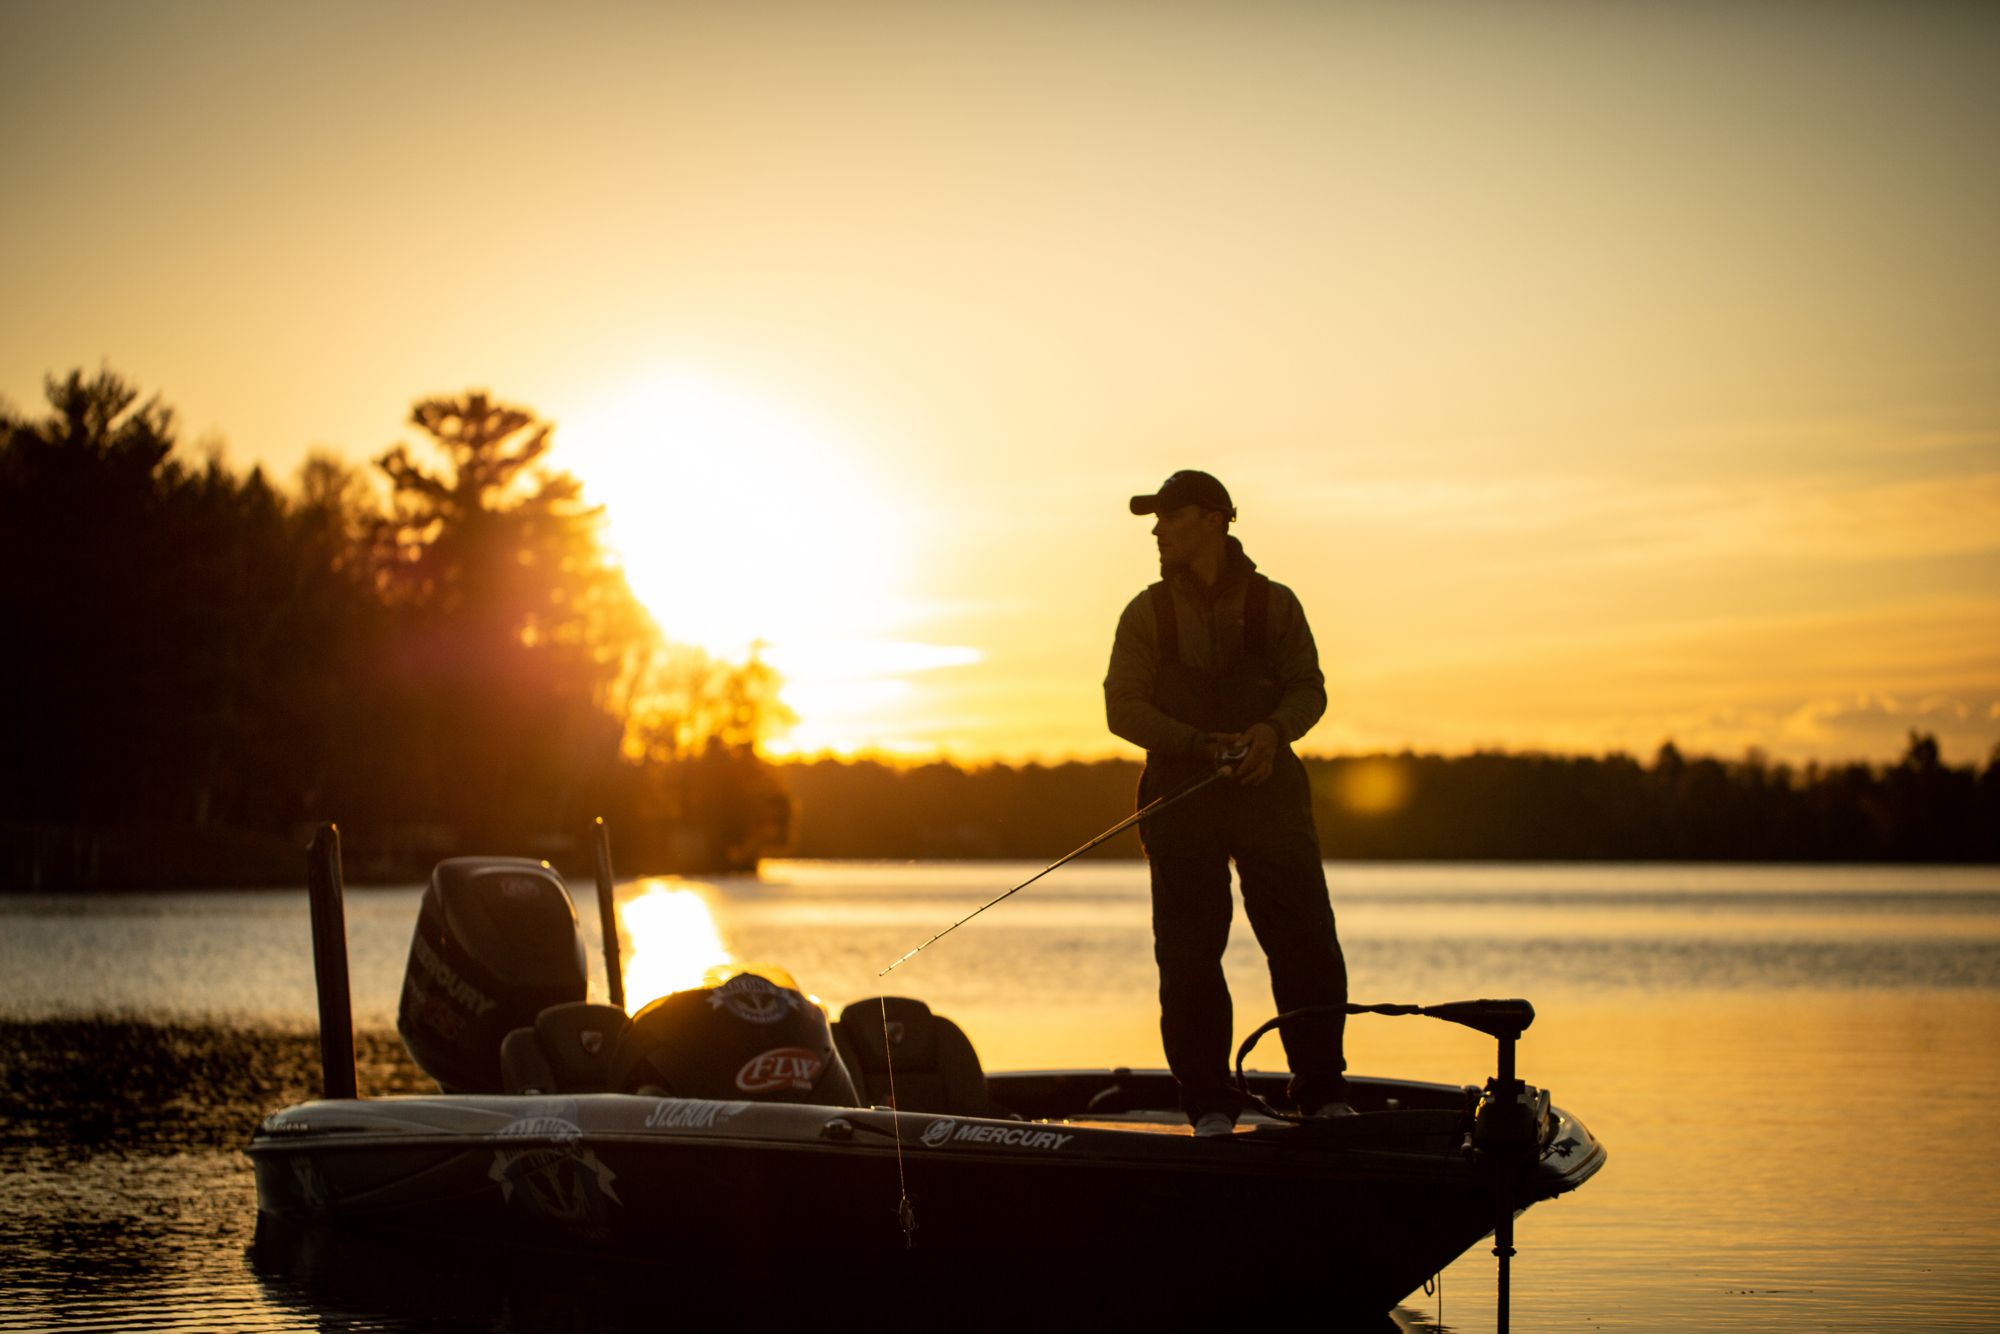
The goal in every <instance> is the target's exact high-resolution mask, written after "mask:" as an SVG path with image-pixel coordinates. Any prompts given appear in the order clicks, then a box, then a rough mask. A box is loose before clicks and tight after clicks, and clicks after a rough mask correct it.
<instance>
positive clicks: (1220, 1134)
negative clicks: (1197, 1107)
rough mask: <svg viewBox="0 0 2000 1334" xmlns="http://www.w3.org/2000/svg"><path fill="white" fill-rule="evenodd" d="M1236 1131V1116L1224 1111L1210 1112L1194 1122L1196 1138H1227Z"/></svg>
mask: <svg viewBox="0 0 2000 1334" xmlns="http://www.w3.org/2000/svg"><path fill="white" fill-rule="evenodd" d="M1235 1133H1236V1120H1235V1118H1234V1117H1231V1116H1228V1115H1226V1114H1224V1113H1222V1112H1209V1113H1207V1114H1206V1115H1204V1116H1203V1117H1201V1119H1200V1120H1198V1121H1196V1122H1195V1123H1194V1137H1195V1138H1196V1139H1225V1138H1227V1137H1228V1136H1230V1135H1233V1134H1235Z"/></svg>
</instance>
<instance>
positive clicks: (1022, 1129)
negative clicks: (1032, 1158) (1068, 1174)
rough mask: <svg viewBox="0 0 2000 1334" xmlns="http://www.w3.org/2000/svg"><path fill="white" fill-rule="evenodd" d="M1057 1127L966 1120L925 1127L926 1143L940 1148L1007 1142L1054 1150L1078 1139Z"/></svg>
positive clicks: (934, 1122) (928, 1145)
mask: <svg viewBox="0 0 2000 1334" xmlns="http://www.w3.org/2000/svg"><path fill="white" fill-rule="evenodd" d="M1075 1138H1076V1136H1075V1135H1066V1134H1063V1133H1061V1132H1059V1131H1054V1130H1041V1129H1037V1128H1036V1127H1034V1126H994V1125H982V1124H980V1123H978V1122H966V1121H951V1120H943V1121H933V1122H931V1123H930V1124H929V1125H927V1126H925V1127H924V1133H923V1141H924V1144H925V1145H926V1146H927V1147H929V1148H933V1149H941V1148H943V1147H944V1146H945V1145H947V1144H1004V1145H1006V1146H1007V1147H1008V1148H1013V1149H1041V1150H1043V1151H1045V1152H1051V1153H1052V1152H1054V1151H1055V1150H1057V1149H1060V1148H1062V1147H1063V1146H1064V1145H1065V1144H1067V1143H1069V1142H1070V1141H1071V1140H1073V1139H1075Z"/></svg>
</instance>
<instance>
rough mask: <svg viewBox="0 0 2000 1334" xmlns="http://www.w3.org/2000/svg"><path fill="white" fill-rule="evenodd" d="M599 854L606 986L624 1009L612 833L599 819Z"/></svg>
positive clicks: (599, 912) (599, 906)
mask: <svg viewBox="0 0 2000 1334" xmlns="http://www.w3.org/2000/svg"><path fill="white" fill-rule="evenodd" d="M592 829H593V832H594V834H595V843H596V851H597V921H598V924H599V925H600V926H601V927H602V928H603V930H604V985H605V987H606V989H607V990H608V991H609V993H610V996H611V1003H612V1004H613V1005H615V1006H617V1007H618V1008H619V1009H621V1010H622V1009H624V1008H625V966H624V964H623V963H622V962H621V961H620V960H619V958H618V910H617V907H616V906H615V905H614V904H613V903H612V900H611V890H612V886H613V884H614V883H615V882H614V881H613V880H612V877H611V829H610V827H609V826H607V825H606V824H605V823H604V817H603V816H601V815H600V816H598V817H597V819H596V820H595V821H594V822H593V825H592Z"/></svg>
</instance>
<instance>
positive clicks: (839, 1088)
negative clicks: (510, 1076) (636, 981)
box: [610, 964, 859, 1107]
mask: <svg viewBox="0 0 2000 1334" xmlns="http://www.w3.org/2000/svg"><path fill="white" fill-rule="evenodd" d="M610 1087H611V1088H612V1089H613V1090H614V1091H617V1092H623V1093H638V1092H641V1091H644V1092H649V1093H658V1094H662V1095H665V1096H670V1097H676V1098H720V1099H726V1100H730V1101H740V1100H744V1099H748V1100H751V1101H755V1102H810V1103H820V1104H824V1105H828V1106H834V1107H852V1106H854V1105H856V1103H858V1102H859V1099H858V1098H857V1097H856V1096H855V1093H854V1083H853V1081H852V1080H851V1079H849V1078H848V1074H847V1067H846V1066H845V1065H843V1064H841V1060H840V1054H839V1052H837V1051H836V1050H835V1049H834V1045H833V1031H832V1029H831V1028H829V1027H828V1025H827V1022H826V1014H825V1012H824V1011H822V1010H821V1009H820V1007H819V1006H818V1005H817V1004H815V1003H814V1002H813V1001H811V1000H809V999H807V998H806V996H805V994H804V993H803V992H801V991H800V990H799V985H798V983H796V982H794V981H793V980H792V978H791V975H790V974H788V973H786V972H785V971H784V970H783V969H781V968H772V967H770V966H769V965H761V964H750V965H743V966H740V967H736V968H729V969H718V970H716V971H715V972H712V973H711V974H710V984H709V985H704V986H701V987H696V988H694V989H692V990H689V991H676V992H674V993H673V994H672V995H671V996H662V997H660V999H658V1000H656V1001H654V1002H652V1003H651V1004H649V1005H647V1006H646V1008H645V1009H643V1010H641V1011H639V1013H638V1014H637V1015H636V1016H634V1017H633V1019H632V1024H631V1026H630V1027H629V1028H627V1029H626V1030H625V1032H624V1033H623V1034H622V1035H621V1036H620V1037H619V1039H618V1048H617V1050H616V1051H615V1052H614V1053H613V1054H612V1057H611V1077H610Z"/></svg>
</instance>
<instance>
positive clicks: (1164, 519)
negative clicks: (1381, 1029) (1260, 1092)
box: [1104, 470, 1352, 1137]
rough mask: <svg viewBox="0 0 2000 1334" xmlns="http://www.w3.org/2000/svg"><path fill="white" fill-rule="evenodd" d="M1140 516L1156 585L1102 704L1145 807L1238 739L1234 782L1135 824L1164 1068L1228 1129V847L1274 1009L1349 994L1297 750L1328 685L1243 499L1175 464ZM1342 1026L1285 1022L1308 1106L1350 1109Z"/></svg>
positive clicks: (1123, 637)
mask: <svg viewBox="0 0 2000 1334" xmlns="http://www.w3.org/2000/svg"><path fill="white" fill-rule="evenodd" d="M1132 512H1133V513H1134V514H1151V515H1155V516H1157V517H1156V518H1155V520H1154V523H1153V537H1154V538H1155V539H1156V540H1157V542H1158V544H1159V551H1160V581H1159V582H1158V583H1156V584H1154V585H1152V586H1151V587H1149V588H1147V589H1146V590H1145V591H1144V592H1142V593H1141V594H1139V596H1137V597H1135V598H1133V599H1132V601H1131V603H1130V604H1129V605H1127V606H1126V608H1125V613H1124V615H1122V616H1121V617H1119V620H1118V634H1117V638H1116V640H1115V641H1114V643H1113V645H1112V649H1111V668H1110V671H1109V673H1108V674H1107V675H1106V676H1105V678H1104V707H1105V714H1106V717H1107V719H1108V721H1109V723H1110V727H1111V730H1112V731H1113V732H1114V733H1116V734H1117V735H1119V736H1121V737H1123V738H1124V739H1125V740H1127V741H1130V742H1132V743H1133V744H1134V745H1136V746H1142V747H1144V748H1145V751H1146V769H1145V775H1144V777H1142V778H1141V779H1140V780H1139V804H1140V805H1142V806H1143V805H1145V804H1146V803H1147V802H1150V801H1152V800H1154V799H1156V798H1158V797H1162V796H1167V795H1171V794H1173V793H1175V792H1178V791H1180V790H1181V789H1182V788H1184V787H1185V786H1187V785H1188V784H1190V783H1193V782H1196V781H1198V780H1199V779H1200V778H1201V777H1202V776H1204V775H1206V774H1208V773H1210V772H1212V771H1213V770H1214V769H1215V767H1216V766H1217V765H1218V764H1220V763H1222V757H1223V756H1224V755H1225V754H1229V753H1232V752H1234V751H1236V750H1239V749H1240V750H1242V751H1243V754H1242V758H1241V759H1239V760H1236V761H1234V762H1233V764H1231V766H1230V768H1231V770H1232V772H1230V773H1229V774H1228V775H1227V776H1225V777H1223V778H1221V779H1219V780H1218V781H1216V782H1214V783H1211V784H1209V785H1208V786H1207V787H1205V788H1203V789H1202V790H1201V791H1199V792H1197V793H1195V794H1194V795H1192V796H1190V797H1188V798H1187V799H1186V800H1185V801H1182V802H1178V803H1176V804H1174V805H1172V806H1170V807H1167V808H1165V809H1163V810H1161V811H1160V813H1159V814H1158V815H1154V816H1149V817H1148V818H1147V819H1146V820H1144V821H1142V822H1141V823H1140V826H1139V831H1140V837H1141V839H1142V840H1143V841H1144V843H1145V847H1146V857H1147V861H1148V864H1149V866H1150V868H1151V871H1152V879H1153V954H1154V957H1155V958H1156V959H1157V960H1158V961H1159V965H1160V1034H1161V1037H1162V1039H1163V1040H1164V1043H1165V1046H1166V1052H1167V1063H1168V1065H1170V1066H1171V1067H1172V1068H1173V1072H1174V1077H1175V1079H1176V1080H1178V1081H1179V1084H1180V1089H1181V1104H1182V1106H1183V1107H1184V1108H1185V1109H1186V1111H1187V1115H1188V1120H1189V1121H1190V1122H1192V1123H1193V1125H1194V1127H1195V1133H1196V1134H1197V1135H1201V1136H1204V1137H1206V1136H1212V1135H1227V1134H1228V1133H1230V1131H1231V1130H1232V1129H1233V1128H1234V1127H1235V1123H1236V1115H1237V1112H1238V1111H1239V1110H1240V1101H1239V1099H1238V1097H1237V1095H1236V1093H1235V1090H1234V1088H1233V1087H1232V1085H1231V1082H1230V1078H1229V1056H1230V1040H1231V1036H1232V1015H1231V1010H1230V1001H1229V987H1228V984H1227V983H1226V982H1225V981H1224V979H1223V974H1222V951H1223V947H1224V946H1225V945H1226V944H1228V941H1229V919H1230V915H1231V909H1232V902H1231V895H1230V888H1229V863H1230V861H1231V860H1232V859H1234V861H1235V863H1236V870H1237V875H1238V878H1239V879H1240V880H1241V882H1242V886H1243V907H1244V911H1245V912H1246V913H1247V915H1248V916H1249V918H1250V926H1251V929H1252V930H1253V931H1255V932H1256V934H1257V941H1258V943H1259V944H1260V945H1262V946H1263V949H1264V956H1265V958H1266V960H1267V961H1268V963H1269V964H1270V969H1271V994H1272V996H1273V997H1274V998H1275V999H1276V1001H1277V1006H1278V1011H1279V1012H1280V1013H1285V1012H1288V1011H1291V1010H1296V1009H1301V1008H1304V1007H1306V1006H1314V1005H1341V1004H1344V1003H1345V1002H1346V1000H1347V965H1346V962H1345V960H1344V959H1343V958H1342V956H1341V952H1340V941H1339V939H1338V937H1337V936H1336V935H1335V933H1334V922H1333V907H1332V905H1331V904H1330V903H1329V902H1328V900H1327V893H1326V876H1325V872H1324V871H1323V869H1322V868H1321V865H1320V851H1319V835H1318V834H1317V832H1316V831H1315V830H1314V828H1313V819H1312V802H1311V793H1310V790H1309V788H1308V786H1307V783H1306V772H1305V766H1304V765H1302V764H1301V763H1300V762H1299V758H1298V756H1297V755H1295V754H1293V753H1292V749H1291V744H1292V743H1293V742H1294V741H1297V740H1298V739H1299V738H1300V737H1301V736H1303V735H1305V733H1306V731H1307V729H1309V728H1310V727H1312V725H1313V724H1314V723H1316V722H1318V721H1319V718H1320V715H1321V714H1323V713H1324V712H1326V684H1325V678H1324V677H1323V676H1322V675H1321V674H1320V670H1319V652H1318V650H1317V649H1316V648H1315V647H1314V646H1313V638H1312V631H1311V629H1310V628H1309V627H1308V626H1307V625H1306V617H1305V611H1304V609H1303V608H1302V607H1300V605H1299V600H1298V598H1296V597H1295V596H1293V594H1292V591H1291V590H1290V589H1289V588H1286V587H1285V586H1284V585H1282V584H1275V583H1272V582H1271V580H1270V579H1269V578H1267V577H1266V576H1264V575H1262V574H1260V573H1258V572H1257V567H1256V564H1255V563H1254V562H1253V561H1251V559H1250V558H1249V557H1248V556H1246V555H1245V554H1244V553H1243V544H1242V543H1241V542H1239V541H1237V539H1236V538H1234V537H1232V536H1230V535H1229V525H1230V524H1231V523H1232V522H1234V521H1235V518H1236V508H1235V506H1234V505H1232V504H1231V503H1230V499H1229V492H1228V491H1227V490H1226V489H1224V487H1223V485H1222V483H1221V482H1219V481H1217V480H1216V479H1215V478H1213V477H1211V476H1209V475H1208V474H1207V473H1205V472H1195V471H1192V470H1188V471H1182V472H1177V473H1175V474H1174V475H1173V476H1171V477H1169V478H1168V479H1167V480H1166V482H1165V483H1164V484H1163V485H1162V486H1161V487H1160V489H1159V491H1158V492H1157V493H1155V494H1153V495H1149V496H1134V497H1132ZM1344 1028H1345V1018H1344V1016H1342V1015H1340V1014H1338V1013H1334V1014H1327V1015H1321V1016H1313V1017H1310V1018H1305V1019H1298V1020H1293V1021H1292V1022H1290V1023H1287V1024H1286V1025H1284V1026H1283V1028H1282V1029H1281V1034H1282V1037H1283V1040H1284V1044H1285V1054H1286V1056H1287V1058H1288V1059H1289V1060H1290V1062H1291V1067H1292V1072H1293V1073H1292V1083H1291V1087H1290V1089H1289V1094H1290V1096H1291V1098H1292V1100H1293V1101H1294V1102H1295V1103H1296V1104H1297V1105H1298V1106H1299V1108H1300V1109H1301V1110H1302V1111H1304V1112H1306V1113H1307V1114H1308V1115H1313V1116H1342V1115H1351V1114H1352V1109H1351V1108H1349V1107H1348V1106H1347V1102H1346V1097H1347V1087H1346V1081H1345V1079H1344V1077H1343V1075H1342V1073H1341V1072H1342V1071H1343V1070H1345V1069H1346V1064H1347V1063H1346V1061H1345V1059H1344V1057H1343V1054H1342V1050H1341V1041H1342V1034H1343V1031H1344Z"/></svg>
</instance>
